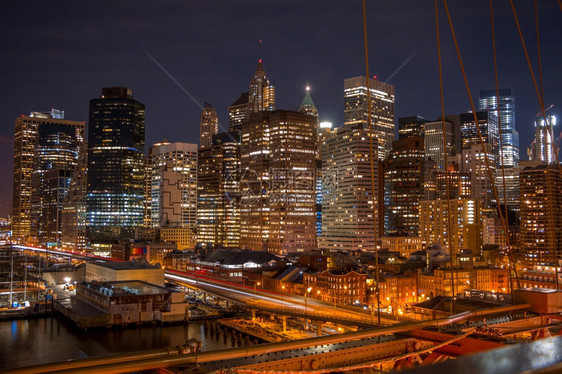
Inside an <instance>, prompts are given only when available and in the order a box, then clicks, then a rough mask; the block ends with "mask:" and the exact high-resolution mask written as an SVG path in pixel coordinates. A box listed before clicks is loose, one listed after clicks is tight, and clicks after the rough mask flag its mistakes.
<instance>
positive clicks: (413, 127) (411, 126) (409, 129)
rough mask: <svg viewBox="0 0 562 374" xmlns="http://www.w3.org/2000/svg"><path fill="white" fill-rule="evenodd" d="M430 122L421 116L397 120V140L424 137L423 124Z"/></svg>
mask: <svg viewBox="0 0 562 374" xmlns="http://www.w3.org/2000/svg"><path fill="white" fill-rule="evenodd" d="M427 122H431V121H430V120H429V119H427V118H424V117H422V116H410V117H401V118H398V139H403V138H409V137H411V136H418V137H422V138H423V137H424V134H425V124H426V123H427Z"/></svg>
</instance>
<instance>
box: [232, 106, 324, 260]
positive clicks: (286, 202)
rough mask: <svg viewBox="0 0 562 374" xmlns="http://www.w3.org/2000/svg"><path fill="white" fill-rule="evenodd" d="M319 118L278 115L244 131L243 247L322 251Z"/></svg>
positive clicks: (263, 116)
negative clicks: (319, 245) (317, 186)
mask: <svg viewBox="0 0 562 374" xmlns="http://www.w3.org/2000/svg"><path fill="white" fill-rule="evenodd" d="M316 122H317V121H316V118H315V117H313V116H310V115H307V114H304V113H299V112H292V111H284V110H276V111H273V112H268V111H262V112H258V113H254V114H252V115H251V116H250V117H249V119H248V121H247V122H245V123H244V125H243V126H242V146H241V151H240V159H241V161H240V164H241V176H240V194H241V196H240V199H241V212H240V245H241V247H243V248H249V249H253V250H266V251H271V252H275V253H279V254H286V253H292V252H301V251H306V250H312V249H315V248H316V235H315V228H316V209H315V208H316V199H315V189H314V187H315V183H316V180H315V172H316V155H315V151H316V131H317V124H316Z"/></svg>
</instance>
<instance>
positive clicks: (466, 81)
mask: <svg viewBox="0 0 562 374" xmlns="http://www.w3.org/2000/svg"><path fill="white" fill-rule="evenodd" d="M443 5H444V6H445V12H446V13H447V19H448V21H449V28H450V29H451V36H452V37H453V42H454V44H455V50H456V52H457V57H458V60H459V65H460V68H461V71H462V75H463V79H464V85H465V88H466V92H467V95H468V100H469V102H470V107H471V109H472V114H473V116H474V122H475V125H476V130H477V132H478V139H479V140H480V145H481V146H482V153H483V154H484V163H485V165H486V170H487V172H488V177H489V178H490V184H491V186H492V192H493V195H494V198H495V199H496V202H498V201H499V199H498V191H497V189H496V184H495V181H494V177H493V174H492V170H491V167H490V158H489V157H488V152H487V150H486V146H485V144H484V138H483V136H482V131H481V130H480V124H479V122H478V117H477V115H476V108H475V106H474V100H473V99H472V94H471V92H470V86H469V84H468V78H467V76H466V70H465V68H464V63H463V60H462V56H461V52H460V49H459V44H458V41H457V36H456V34H455V29H454V27H453V21H452V19H451V14H450V12H449V7H448V5H447V0H443ZM498 212H499V216H500V219H501V221H502V225H503V227H504V230H506V227H507V225H506V222H505V218H506V217H504V216H503V212H502V210H501V209H498ZM506 231H507V230H506ZM515 277H516V279H517V286H518V287H519V288H520V285H519V277H518V276H517V269H516V267H515Z"/></svg>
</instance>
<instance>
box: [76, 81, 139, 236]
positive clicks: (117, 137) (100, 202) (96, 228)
mask: <svg viewBox="0 0 562 374" xmlns="http://www.w3.org/2000/svg"><path fill="white" fill-rule="evenodd" d="M144 113H145V107H144V104H142V103H140V102H139V101H137V100H135V99H134V98H133V93H132V90H131V89H129V88H125V87H109V88H103V89H102V92H101V96H100V97H99V98H95V99H91V100H90V121H89V124H88V186H87V195H86V205H87V212H86V214H87V229H88V237H89V239H90V240H91V241H92V242H94V243H97V244H100V245H101V244H107V243H111V242H114V241H117V240H127V239H129V238H131V237H132V236H133V234H134V230H135V227H137V226H141V225H142V224H143V213H144V206H143V196H144V175H145V171H144V170H145V168H144Z"/></svg>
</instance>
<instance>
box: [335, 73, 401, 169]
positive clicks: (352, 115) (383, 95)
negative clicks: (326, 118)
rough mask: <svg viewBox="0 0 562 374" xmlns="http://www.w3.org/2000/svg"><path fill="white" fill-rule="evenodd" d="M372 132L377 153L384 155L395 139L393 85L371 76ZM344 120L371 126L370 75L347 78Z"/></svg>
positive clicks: (360, 125)
mask: <svg viewBox="0 0 562 374" xmlns="http://www.w3.org/2000/svg"><path fill="white" fill-rule="evenodd" d="M369 89H370V100H371V118H372V120H371V121H372V128H373V133H374V134H375V137H376V139H377V144H378V148H377V149H378V157H379V159H381V160H382V159H384V158H385V157H386V155H387V154H388V153H389V152H390V150H391V148H392V141H393V140H394V86H393V85H391V84H387V83H384V82H381V81H378V80H375V79H369ZM343 92H344V93H343V97H344V124H345V126H351V127H352V128H362V129H368V128H369V124H368V117H369V115H368V112H369V110H368V107H367V78H366V77H354V78H348V79H346V80H345V81H344V91H343Z"/></svg>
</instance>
